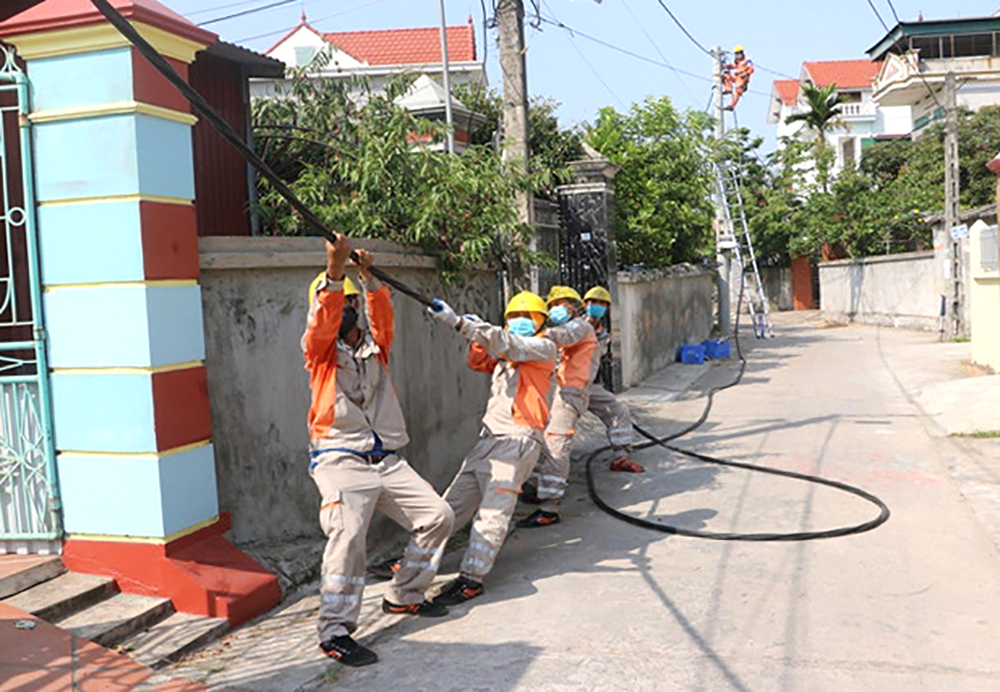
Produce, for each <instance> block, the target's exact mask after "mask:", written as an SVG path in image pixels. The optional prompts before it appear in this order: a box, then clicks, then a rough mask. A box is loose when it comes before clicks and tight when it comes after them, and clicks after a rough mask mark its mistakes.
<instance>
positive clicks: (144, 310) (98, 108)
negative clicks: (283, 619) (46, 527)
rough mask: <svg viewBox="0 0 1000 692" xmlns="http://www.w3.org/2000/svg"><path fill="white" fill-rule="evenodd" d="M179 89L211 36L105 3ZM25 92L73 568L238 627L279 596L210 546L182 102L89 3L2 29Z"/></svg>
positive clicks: (272, 585)
mask: <svg viewBox="0 0 1000 692" xmlns="http://www.w3.org/2000/svg"><path fill="white" fill-rule="evenodd" d="M112 4H113V5H115V6H116V8H118V9H119V11H120V12H122V14H124V15H125V16H126V17H128V18H129V19H130V20H131V21H132V22H133V24H135V25H136V26H137V27H138V28H139V30H140V31H141V33H142V34H143V35H144V36H145V38H146V39H147V40H148V41H150V43H152V44H153V46H154V47H156V48H157V49H158V50H159V51H160V52H161V53H162V54H163V55H164V56H166V57H167V59H168V60H169V61H170V63H171V64H172V65H173V66H174V68H175V69H176V70H177V71H178V72H179V73H180V74H181V75H182V76H185V77H186V75H187V69H188V65H189V64H190V63H191V62H192V61H193V60H194V57H195V54H196V53H197V52H198V51H199V50H201V49H203V48H205V47H206V46H208V45H210V44H212V43H214V42H215V41H216V40H217V37H216V36H215V35H214V34H212V33H210V32H207V31H205V30H203V29H199V28H198V27H196V26H195V25H193V24H191V23H190V22H188V21H187V20H185V19H183V18H182V17H180V16H179V15H176V14H174V13H173V12H171V11H170V10H168V9H166V8H165V7H163V6H162V5H160V4H159V3H157V2H155V0H114V2H113V3H112ZM0 38H2V39H3V40H4V41H6V42H8V43H10V44H13V45H14V46H15V47H16V48H17V52H18V55H19V56H20V57H21V58H23V59H24V60H25V62H26V64H27V73H28V77H29V80H30V82H31V85H32V95H33V103H32V113H31V116H30V119H31V121H32V123H33V132H34V151H35V178H36V188H37V199H38V205H39V206H38V210H37V214H38V229H39V237H40V248H41V261H42V276H43V282H44V287H45V297H44V305H45V320H46V325H47V329H48V336H49V362H50V364H51V367H52V375H51V376H52V399H53V401H52V406H53V418H54V426H55V439H56V447H57V450H58V457H57V465H58V470H59V484H60V489H61V495H62V504H63V508H64V526H65V531H66V534H67V537H66V541H65V545H64V550H63V555H64V561H65V562H66V564H67V566H68V567H69V568H70V569H72V570H77V571H81V572H87V573H96V574H106V575H109V576H114V577H115V578H116V579H117V580H118V582H119V585H120V586H121V587H122V588H123V589H124V590H125V591H131V592H135V593H145V594H149V595H160V596H167V597H170V598H172V599H173V601H174V604H175V606H176V607H177V608H178V610H181V611H183V612H192V613H200V614H205V615H212V616H216V617H225V618H228V619H229V620H230V622H231V623H233V624H236V623H238V622H241V621H243V620H246V619H248V618H250V617H253V616H254V615H256V614H258V613H260V612H262V611H263V610H265V609H266V608H268V607H270V606H271V605H273V604H274V603H275V602H277V600H278V599H279V598H280V590H279V588H278V584H277V580H276V579H275V578H274V576H273V575H271V574H269V573H268V572H266V571H265V570H264V569H263V568H261V567H260V566H259V565H258V564H257V563H256V562H254V561H253V560H251V559H250V558H249V557H248V556H246V555H245V554H243V553H242V552H240V551H239V550H237V549H236V548H235V547H233V546H232V545H231V544H229V543H228V542H227V541H226V540H225V539H224V538H223V537H222V535H221V534H222V533H223V532H224V531H225V530H226V528H227V527H226V523H225V521H222V520H220V516H219V508H218V493H217V488H216V478H215V462H214V452H213V446H212V425H211V419H210V416H209V403H208V387H207V383H206V371H205V362H204V359H205V346H204V333H203V323H202V313H201V289H200V287H199V285H198V245H197V242H198V238H197V221H196V216H195V207H194V205H195V204H196V200H195V187H194V164H193V155H192V136H191V131H192V126H193V124H194V123H195V121H196V118H195V117H194V115H192V113H191V110H190V108H189V105H188V103H187V101H186V100H185V99H184V98H183V97H182V96H181V95H180V94H179V93H178V92H177V91H176V89H174V87H172V86H171V85H170V84H169V83H168V82H167V81H166V80H165V79H164V78H162V77H161V76H160V75H159V74H158V73H156V72H155V71H154V70H153V69H152V68H151V67H150V66H149V64H148V63H147V62H146V60H145V59H144V58H143V57H142V56H141V55H139V53H138V52H137V51H136V50H135V49H134V48H133V47H132V46H130V45H129V44H128V42H127V41H126V40H125V39H124V38H123V37H122V36H121V35H120V34H118V32H117V31H116V30H115V29H114V27H112V26H111V25H110V24H108V23H107V22H106V21H105V20H104V18H103V17H102V16H101V15H99V14H98V13H97V11H96V10H94V9H93V6H92V5H91V3H90V2H89V0H47V2H43V3H42V4H40V5H38V6H36V7H34V8H32V9H30V10H28V11H26V12H23V13H21V14H19V15H17V16H15V17H13V18H12V19H10V20H8V21H7V22H4V23H3V24H0Z"/></svg>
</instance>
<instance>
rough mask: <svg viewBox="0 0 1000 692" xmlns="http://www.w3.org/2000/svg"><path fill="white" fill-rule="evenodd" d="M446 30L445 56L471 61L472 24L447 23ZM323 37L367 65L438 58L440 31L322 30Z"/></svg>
mask: <svg viewBox="0 0 1000 692" xmlns="http://www.w3.org/2000/svg"><path fill="white" fill-rule="evenodd" d="M447 32H448V59H449V60H450V61H452V62H473V61H475V59H476V37H475V28H474V27H473V26H472V24H464V25H462V26H449V27H448V29H447ZM323 38H325V39H326V40H327V41H329V42H330V43H332V44H333V45H335V46H336V47H337V48H338V49H340V50H342V51H343V52H345V53H347V54H348V55H350V56H351V57H352V58H355V59H357V60H360V61H362V62H366V63H368V64H369V65H421V64H424V63H440V62H441V33H440V31H439V30H438V29H436V28H429V29H424V28H420V29H381V30H375V31H334V32H330V33H325V34H323Z"/></svg>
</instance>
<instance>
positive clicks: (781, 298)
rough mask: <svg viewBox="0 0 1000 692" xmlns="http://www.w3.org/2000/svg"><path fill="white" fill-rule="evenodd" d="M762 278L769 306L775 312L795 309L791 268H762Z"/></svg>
mask: <svg viewBox="0 0 1000 692" xmlns="http://www.w3.org/2000/svg"><path fill="white" fill-rule="evenodd" d="M760 278H761V280H762V281H763V282H764V294H765V295H766V296H767V305H768V307H769V308H770V309H771V310H772V311H773V312H778V311H780V310H792V309H793V307H792V269H791V267H761V268H760ZM737 297H738V296H737ZM733 304H734V305H735V302H734V303H733Z"/></svg>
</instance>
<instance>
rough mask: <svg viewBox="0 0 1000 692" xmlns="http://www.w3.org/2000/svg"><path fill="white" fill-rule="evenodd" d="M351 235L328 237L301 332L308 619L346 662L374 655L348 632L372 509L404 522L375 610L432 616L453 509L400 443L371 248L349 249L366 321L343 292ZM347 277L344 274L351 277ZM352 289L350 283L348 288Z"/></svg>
mask: <svg viewBox="0 0 1000 692" xmlns="http://www.w3.org/2000/svg"><path fill="white" fill-rule="evenodd" d="M352 252H353V251H352V248H351V244H350V241H349V240H348V239H347V238H346V237H345V236H339V237H338V238H337V241H336V242H335V243H332V242H327V244H326V253H327V264H326V271H325V272H323V273H322V274H320V276H319V277H317V281H315V282H313V283H314V285H313V286H311V287H310V289H309V301H310V306H309V318H308V323H307V326H306V332H305V334H304V335H303V337H302V349H303V355H304V357H305V361H306V370H307V371H308V373H309V387H310V389H311V390H312V399H311V403H310V407H309V415H308V419H307V420H308V426H309V439H310V442H309V458H310V465H309V473H310V475H311V476H312V478H313V481H315V483H316V487H317V488H318V489H319V492H320V495H321V497H322V504H321V506H320V511H319V521H320V526H321V527H322V528H323V531H324V533H325V534H326V535H327V544H326V549H325V550H324V553H323V564H322V567H321V570H322V580H321V582H320V596H321V598H320V606H319V616H318V630H319V640H320V649H321V650H322V651H323V653H325V654H326V655H327V656H329V657H331V658H333V659H335V660H337V661H339V662H340V663H342V664H344V665H348V666H363V665H368V664H370V663H374V662H375V661H377V660H378V656H377V655H376V654H375V653H374V652H373V651H371V650H369V649H368V648H366V647H365V646H364V645H362V644H360V643H358V642H357V641H355V640H354V639H353V638H352V637H351V635H352V634H353V633H354V631H355V630H356V629H357V627H358V617H359V615H360V612H361V602H362V595H363V594H362V590H363V589H364V583H365V561H366V557H367V556H366V554H365V535H366V534H367V532H368V526H369V525H370V523H371V519H372V515H373V514H374V512H375V510H376V509H381V510H383V511H384V512H385V513H386V514H387V515H388V516H389V517H390V518H391V519H393V520H394V521H396V522H397V523H398V524H400V525H401V526H402V527H403V528H404V529H405V530H406V531H408V532H409V533H410V542H409V544H408V545H407V546H406V549H405V551H404V552H403V560H402V562H401V564H400V568H399V570H398V571H397V572H396V573H395V574H394V575H393V579H392V583H391V584H390V585H389V589H388V591H386V592H385V597H384V598H383V600H382V610H383V612H386V613H396V614H400V615H417V616H422V617H440V616H443V615H445V614H447V612H448V610H447V608H445V607H444V606H442V605H440V604H436V603H432V602H430V601H428V600H427V599H426V591H427V589H428V587H430V585H431V583H432V582H433V581H434V577H435V576H436V574H437V567H438V564H439V561H440V557H441V554H442V552H443V551H444V546H445V543H446V542H447V541H448V537H449V536H450V535H451V532H452V521H453V518H454V515H453V513H452V511H451V508H450V507H449V506H448V504H447V503H446V502H445V501H444V500H443V499H441V497H440V496H439V495H438V494H437V493H436V492H434V489H433V488H432V487H431V485H430V484H429V483H428V482H427V481H426V480H424V479H423V478H421V477H420V475H419V474H418V473H417V472H416V471H415V470H414V469H413V468H412V467H411V466H410V465H409V464H408V463H407V462H406V459H404V458H403V456H402V455H401V454H400V452H399V450H400V449H402V448H403V447H405V446H406V444H407V443H408V442H409V439H410V438H409V436H408V435H407V432H406V421H405V419H404V418H403V412H402V407H401V406H400V404H399V399H398V397H397V395H396V390H395V388H394V387H393V384H392V379H391V377H390V375H389V368H388V365H389V352H390V350H391V348H392V345H393V341H394V334H395V331H394V328H393V323H394V311H393V306H392V297H391V296H390V294H389V289H388V288H386V287H385V286H383V285H382V284H381V283H380V282H379V280H378V279H377V278H376V277H375V276H374V275H373V274H372V271H371V268H372V262H373V259H372V255H371V253H369V252H367V251H365V250H357V252H356V255H355V256H356V258H357V259H356V260H355V261H356V263H357V265H358V270H359V276H360V281H361V284H362V286H363V287H364V289H365V292H366V295H365V304H366V307H367V313H368V320H367V326H366V327H362V326H361V325H360V323H359V321H358V309H357V308H355V307H352V306H350V305H347V304H346V303H347V301H348V300H349V298H348V296H347V294H348V293H349V292H350V293H351V294H352V295H351V299H353V300H355V301H357V300H358V295H357V294H358V293H359V292H358V289H357V286H353V285H352V286H350V287H349V286H347V280H346V278H345V275H344V268H345V265H346V263H347V261H348V258H349V257H351V256H352ZM352 284H353V282H352ZM351 289H353V290H351Z"/></svg>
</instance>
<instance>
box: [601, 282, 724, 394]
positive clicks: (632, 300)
mask: <svg viewBox="0 0 1000 692" xmlns="http://www.w3.org/2000/svg"><path fill="white" fill-rule="evenodd" d="M712 278H713V277H712V274H710V273H708V272H704V271H702V270H700V269H695V268H693V267H686V266H678V267H671V268H670V269H666V270H660V271H642V272H618V306H617V310H618V315H617V317H618V324H619V325H621V326H620V330H621V346H622V380H623V382H624V384H625V386H626V387H631V386H634V385H636V384H639V382H641V381H642V380H644V379H645V378H647V377H649V375H651V374H653V373H654V372H656V371H657V370H659V369H660V368H662V367H664V366H666V365H667V364H669V363H672V362H673V361H674V360H676V356H677V348H678V347H679V346H680V345H681V344H685V343H697V342H701V341H703V340H704V339H707V338H708V336H709V333H710V332H711V330H712V294H713V293H714V291H715V288H714V285H713V282H712Z"/></svg>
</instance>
